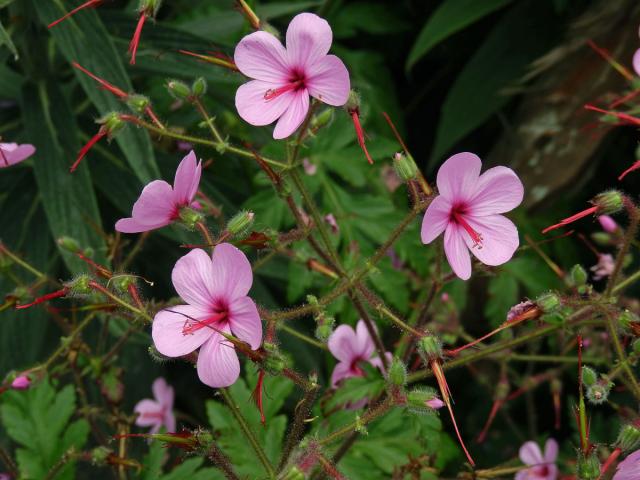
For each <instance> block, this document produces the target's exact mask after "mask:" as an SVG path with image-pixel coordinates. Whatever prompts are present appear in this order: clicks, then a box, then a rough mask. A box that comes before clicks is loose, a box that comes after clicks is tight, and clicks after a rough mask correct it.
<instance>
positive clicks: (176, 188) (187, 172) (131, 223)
mask: <svg viewBox="0 0 640 480" xmlns="http://www.w3.org/2000/svg"><path fill="white" fill-rule="evenodd" d="M201 174H202V162H201V161H200V162H198V161H197V159H196V154H195V153H194V152H193V151H191V152H190V153H189V154H188V155H187V156H186V157H184V158H183V159H182V161H181V162H180V165H178V168H177V170H176V176H175V179H174V181H173V188H172V187H171V185H169V184H168V183H167V182H165V181H164V180H154V181H153V182H151V183H149V184H148V185H147V186H146V187H144V189H143V190H142V193H141V194H140V197H139V198H138V200H137V201H136V203H134V204H133V214H132V216H131V218H123V219H120V220H118V221H117V222H116V230H117V231H119V232H122V233H140V232H147V231H149V230H155V229H157V228H162V227H166V226H167V225H169V224H171V223H173V222H174V221H175V220H177V219H178V218H179V216H180V210H181V209H182V208H184V207H194V208H196V207H197V205H194V198H195V196H196V193H197V192H198V185H199V184H200V175H201Z"/></svg>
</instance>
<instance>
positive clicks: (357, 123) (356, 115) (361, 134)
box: [349, 109, 373, 165]
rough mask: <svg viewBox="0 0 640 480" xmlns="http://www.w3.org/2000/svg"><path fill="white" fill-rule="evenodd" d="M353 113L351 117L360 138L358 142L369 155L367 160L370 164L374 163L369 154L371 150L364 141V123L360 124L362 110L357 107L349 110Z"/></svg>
mask: <svg viewBox="0 0 640 480" xmlns="http://www.w3.org/2000/svg"><path fill="white" fill-rule="evenodd" d="M349 115H351V119H352V120H353V126H354V128H355V129H356V137H357V138H358V144H359V145H360V148H361V149H362V151H363V152H364V155H365V157H367V161H368V162H369V164H370V165H373V159H372V158H371V155H369V150H367V145H366V144H365V143H364V130H362V125H361V124H360V112H359V111H358V110H357V109H354V110H351V111H350V112H349Z"/></svg>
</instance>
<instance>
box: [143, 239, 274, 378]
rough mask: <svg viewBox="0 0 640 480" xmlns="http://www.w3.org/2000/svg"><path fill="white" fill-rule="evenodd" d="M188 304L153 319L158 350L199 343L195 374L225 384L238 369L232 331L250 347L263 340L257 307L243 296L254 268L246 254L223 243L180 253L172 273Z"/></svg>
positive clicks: (171, 353) (185, 350)
mask: <svg viewBox="0 0 640 480" xmlns="http://www.w3.org/2000/svg"><path fill="white" fill-rule="evenodd" d="M171 280H172V281H173V286H174V287H175V289H176V291H177V292H178V294H179V295H180V297H182V299H183V300H184V301H186V302H187V305H178V306H176V307H170V308H166V309H164V310H161V311H160V312H158V313H157V314H156V316H155V318H154V320H153V327H152V336H153V342H154V343H155V346H156V348H157V349H158V351H159V352H160V353H162V354H163V355H166V356H168V357H181V356H183V355H187V354H189V353H191V352H193V351H195V350H197V349H198V348H199V349H200V351H199V354H198V363H197V365H198V376H199V377H200V380H201V381H202V382H203V383H205V384H206V385H209V386H210V387H214V388H218V387H227V386H229V385H231V384H233V383H234V382H235V381H236V380H237V379H238V375H239V374H240V362H239V361H238V355H237V354H236V351H235V348H234V346H233V344H232V343H231V342H230V341H229V340H227V339H226V338H225V337H224V336H223V335H222V333H225V334H233V335H234V336H236V337H237V338H239V339H240V340H242V341H244V342H246V343H248V344H249V345H250V346H251V348H252V349H253V350H256V349H258V348H259V347H260V343H261V341H262V323H261V321H260V316H259V314H258V309H257V308H256V305H255V303H254V302H253V300H251V298H249V297H248V296H247V293H249V289H250V288H251V284H252V283H253V272H252V271H251V265H250V264H249V260H247V257H245V255H244V253H242V252H241V251H240V250H238V249H237V248H236V247H234V246H233V245H230V244H228V243H221V244H219V245H218V246H217V247H215V250H214V253H213V255H212V256H209V255H208V254H207V253H206V252H205V251H204V250H201V249H195V250H192V251H191V252H189V253H188V254H187V255H185V256H184V257H182V258H180V259H179V260H178V261H177V262H176V265H175V267H174V268H173V272H172V275H171Z"/></svg>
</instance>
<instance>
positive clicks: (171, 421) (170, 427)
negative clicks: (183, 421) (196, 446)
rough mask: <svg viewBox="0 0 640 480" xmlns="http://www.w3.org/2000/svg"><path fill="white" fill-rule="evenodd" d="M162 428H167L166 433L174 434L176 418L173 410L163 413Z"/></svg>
mask: <svg viewBox="0 0 640 480" xmlns="http://www.w3.org/2000/svg"><path fill="white" fill-rule="evenodd" d="M164 426H165V427H166V428H167V432H169V433H175V432H176V416H175V415H174V414H173V410H169V411H167V412H166V413H165V415H164Z"/></svg>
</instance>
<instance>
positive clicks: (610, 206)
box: [591, 190, 624, 215]
mask: <svg viewBox="0 0 640 480" xmlns="http://www.w3.org/2000/svg"><path fill="white" fill-rule="evenodd" d="M591 203H593V204H594V205H595V206H596V207H598V212H597V213H598V215H609V214H612V213H616V212H619V211H620V210H622V207H623V206H624V196H623V195H622V193H621V192H619V191H617V190H608V191H606V192H602V193H599V194H598V195H596V196H595V197H594V198H593V200H592V201H591Z"/></svg>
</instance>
